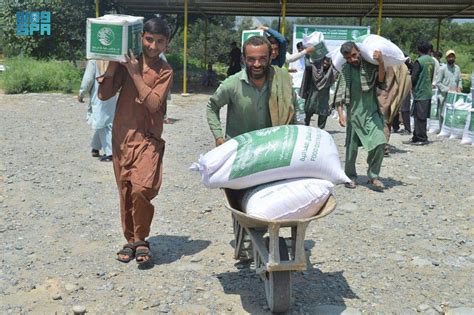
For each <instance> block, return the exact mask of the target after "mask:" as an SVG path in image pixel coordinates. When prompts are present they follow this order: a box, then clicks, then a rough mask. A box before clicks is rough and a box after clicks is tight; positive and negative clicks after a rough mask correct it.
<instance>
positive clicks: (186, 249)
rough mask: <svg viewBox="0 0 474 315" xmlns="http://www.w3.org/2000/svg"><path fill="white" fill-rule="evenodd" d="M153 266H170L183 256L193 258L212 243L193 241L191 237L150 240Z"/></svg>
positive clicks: (154, 237) (171, 236) (152, 238)
mask: <svg viewBox="0 0 474 315" xmlns="http://www.w3.org/2000/svg"><path fill="white" fill-rule="evenodd" d="M148 241H149V242H150V248H151V254H152V256H153V258H152V262H153V265H164V264H170V263H172V262H174V261H176V260H178V259H180V258H181V256H192V255H195V254H197V253H199V252H200V251H202V250H204V249H206V248H207V247H208V246H209V244H211V242H210V241H205V240H193V239H189V236H175V235H158V236H152V237H150V238H149V239H148Z"/></svg>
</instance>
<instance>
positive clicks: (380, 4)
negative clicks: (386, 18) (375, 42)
mask: <svg viewBox="0 0 474 315" xmlns="http://www.w3.org/2000/svg"><path fill="white" fill-rule="evenodd" d="M382 6H383V0H379V16H378V18H377V35H380V33H381V32H382Z"/></svg>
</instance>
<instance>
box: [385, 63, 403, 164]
mask: <svg viewBox="0 0 474 315" xmlns="http://www.w3.org/2000/svg"><path fill="white" fill-rule="evenodd" d="M385 84H386V88H385V89H378V90H377V98H378V101H379V109H380V112H381V113H382V115H383V117H384V121H385V126H384V134H385V138H386V139H387V143H386V144H385V148H384V156H389V155H390V152H389V149H388V141H389V140H390V135H391V129H392V122H393V119H394V118H395V115H398V110H399V109H400V107H401V105H402V103H403V101H404V100H405V99H406V97H407V95H409V93H410V90H411V79H410V74H409V72H408V67H407V66H406V65H405V64H401V65H396V66H391V67H387V69H385Z"/></svg>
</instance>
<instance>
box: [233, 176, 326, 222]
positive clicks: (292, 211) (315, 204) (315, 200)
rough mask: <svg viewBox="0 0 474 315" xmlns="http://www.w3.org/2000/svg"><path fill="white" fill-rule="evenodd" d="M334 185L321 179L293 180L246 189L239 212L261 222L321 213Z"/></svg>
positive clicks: (296, 218)
mask: <svg viewBox="0 0 474 315" xmlns="http://www.w3.org/2000/svg"><path fill="white" fill-rule="evenodd" d="M332 187H334V185H333V184H332V183H331V182H329V181H327V180H322V179H315V178H296V179H286V180H282V181H277V182H273V183H268V184H264V185H260V186H257V187H254V188H250V189H249V190H248V191H247V192H246V193H245V195H244V197H243V198H242V210H243V211H245V212H246V213H247V214H248V215H250V216H253V217H257V218H260V219H264V220H298V219H305V218H310V217H312V216H314V215H316V214H318V212H319V211H321V209H322V207H323V206H324V204H325V202H326V200H327V199H328V198H329V196H330V195H331V191H332Z"/></svg>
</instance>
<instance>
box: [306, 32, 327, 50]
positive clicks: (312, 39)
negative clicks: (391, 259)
mask: <svg viewBox="0 0 474 315" xmlns="http://www.w3.org/2000/svg"><path fill="white" fill-rule="evenodd" d="M323 40H324V34H323V33H321V32H316V31H315V32H312V33H311V34H309V35H306V36H303V47H305V48H306V47H311V46H316V44H318V43H320V42H322V41H323Z"/></svg>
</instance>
